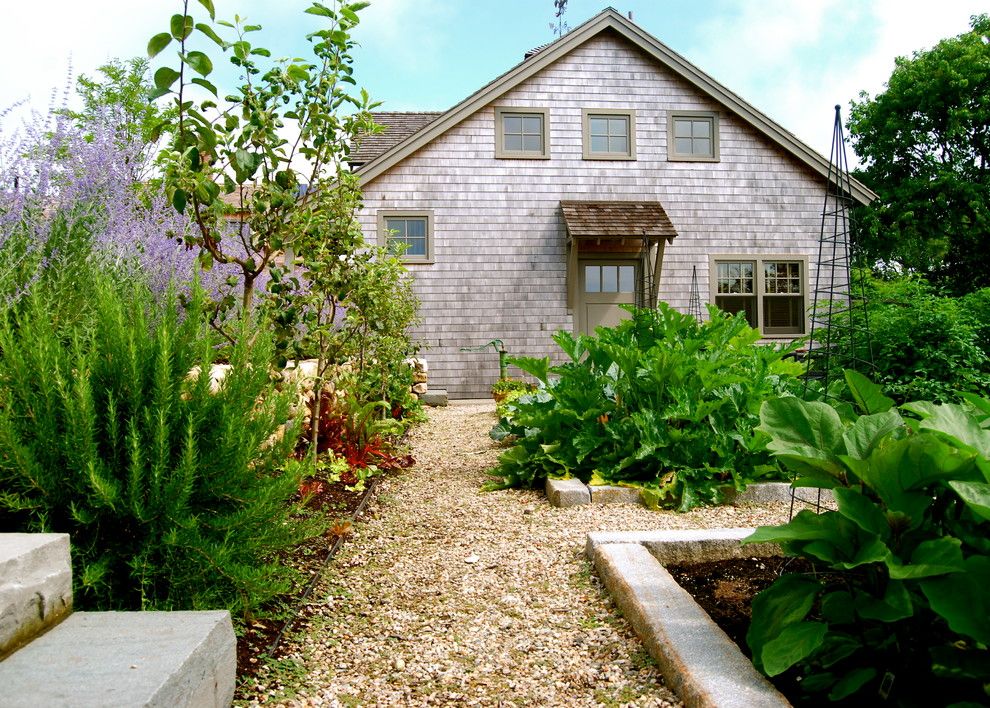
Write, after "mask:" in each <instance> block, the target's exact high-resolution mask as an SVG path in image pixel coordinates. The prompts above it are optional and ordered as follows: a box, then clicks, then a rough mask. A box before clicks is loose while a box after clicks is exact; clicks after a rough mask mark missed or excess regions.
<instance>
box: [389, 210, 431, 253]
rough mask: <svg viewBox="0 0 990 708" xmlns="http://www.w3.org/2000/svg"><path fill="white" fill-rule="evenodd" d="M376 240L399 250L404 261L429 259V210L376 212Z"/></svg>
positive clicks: (394, 251) (393, 251)
mask: <svg viewBox="0 0 990 708" xmlns="http://www.w3.org/2000/svg"><path fill="white" fill-rule="evenodd" d="M378 243H379V244H380V245H382V246H386V247H387V248H388V249H389V251H391V252H392V253H396V254H401V257H402V260H403V261H404V262H406V263H432V262H433V212H430V211H394V212H391V211H390V212H380V213H379V215H378Z"/></svg>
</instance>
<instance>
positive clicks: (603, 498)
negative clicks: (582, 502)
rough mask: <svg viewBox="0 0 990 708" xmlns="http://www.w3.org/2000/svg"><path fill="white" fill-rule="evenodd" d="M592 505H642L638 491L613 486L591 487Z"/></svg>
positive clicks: (631, 488)
mask: <svg viewBox="0 0 990 708" xmlns="http://www.w3.org/2000/svg"><path fill="white" fill-rule="evenodd" d="M588 489H590V490H591V503H592V504H642V503H643V499H642V496H641V495H640V492H639V490H638V489H634V488H633V487H620V486H613V485H601V486H597V485H596V486H589V487H588Z"/></svg>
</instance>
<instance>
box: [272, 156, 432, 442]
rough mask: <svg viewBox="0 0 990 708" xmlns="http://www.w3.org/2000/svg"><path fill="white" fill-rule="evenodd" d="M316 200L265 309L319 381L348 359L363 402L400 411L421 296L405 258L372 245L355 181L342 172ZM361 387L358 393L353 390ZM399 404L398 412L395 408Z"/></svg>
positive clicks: (289, 349) (288, 350)
mask: <svg viewBox="0 0 990 708" xmlns="http://www.w3.org/2000/svg"><path fill="white" fill-rule="evenodd" d="M312 200H313V203H314V205H315V208H314V209H313V211H312V212H311V213H310V214H309V217H308V218H307V219H306V220H305V221H304V222H303V221H300V223H301V224H302V228H300V230H299V233H298V234H297V236H296V239H295V241H294V247H295V248H296V249H297V253H298V257H297V259H296V260H297V264H298V266H299V267H297V268H294V269H293V270H291V271H289V272H288V273H285V274H283V273H281V272H279V271H274V272H273V274H272V276H273V282H272V283H271V284H269V286H268V290H269V293H270V297H269V298H268V299H267V302H266V309H269V310H270V311H271V313H272V319H273V321H274V322H275V323H276V324H277V326H278V327H279V334H280V340H281V341H282V342H283V343H284V345H285V351H284V353H283V356H291V357H293V358H296V359H304V358H314V359H316V360H317V379H318V381H320V382H322V381H324V377H326V376H327V375H328V372H330V371H331V370H332V369H333V368H335V367H340V366H341V365H343V364H345V363H346V364H349V366H350V369H351V371H352V373H353V374H354V375H355V377H354V380H353V381H351V382H349V383H348V386H349V387H351V388H352V391H351V393H352V394H354V395H355V396H356V398H357V399H358V400H359V401H367V402H370V401H383V400H386V401H388V402H390V403H391V404H393V405H392V406H390V410H391V411H394V412H395V413H396V414H397V415H401V413H402V412H403V410H404V409H405V408H407V407H414V406H415V405H416V404H415V402H414V401H413V400H412V399H411V395H410V390H409V388H410V385H411V383H412V382H411V380H410V378H409V376H410V372H409V371H408V367H407V366H404V365H403V364H402V361H403V359H405V358H406V357H408V356H411V355H412V354H413V353H414V346H413V343H412V341H411V339H410V337H409V334H408V333H407V330H408V328H409V327H410V326H411V325H413V324H414V323H415V322H416V312H417V307H418V301H417V299H416V297H415V295H414V294H413V291H412V282H411V279H410V278H409V277H408V273H407V272H406V269H405V267H404V266H403V265H402V262H401V261H400V259H399V258H397V257H396V256H395V255H394V254H391V253H389V252H388V251H387V250H386V249H385V248H378V247H374V248H372V247H368V246H367V245H366V244H365V243H364V238H363V236H362V234H361V228H360V225H359V224H358V222H357V220H356V211H357V208H358V206H359V204H360V191H359V189H358V184H357V178H356V176H355V175H353V174H352V173H349V172H347V171H345V170H343V169H341V170H340V171H339V173H338V180H337V182H336V184H335V185H334V187H333V189H322V190H319V191H318V192H316V193H315V194H313V195H312ZM353 389H357V390H353ZM315 390H316V392H317V393H316V400H315V401H314V415H313V421H314V422H313V428H312V430H311V431H310V432H311V439H312V440H314V441H315V440H317V439H318V437H319V434H320V433H319V425H320V419H321V416H320V410H321V409H322V407H323V403H324V402H323V386H322V385H319V384H318V385H317V386H316V387H315ZM395 406H398V407H399V410H395Z"/></svg>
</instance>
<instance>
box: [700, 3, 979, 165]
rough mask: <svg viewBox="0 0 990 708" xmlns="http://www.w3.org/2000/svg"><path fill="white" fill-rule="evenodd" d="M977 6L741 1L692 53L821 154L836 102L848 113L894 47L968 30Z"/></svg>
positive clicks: (886, 67)
mask: <svg viewBox="0 0 990 708" xmlns="http://www.w3.org/2000/svg"><path fill="white" fill-rule="evenodd" d="M981 11H985V7H984V6H983V5H982V3H981V2H980V1H978V0H941V2H938V3H931V2H928V1H927V0H926V1H922V0H873V2H871V3H869V4H867V3H860V2H855V1H853V0H814V1H811V2H786V1H783V0H773V1H772V2H769V3H766V2H765V3H759V4H757V3H750V2H746V3H744V4H741V5H740V7H739V10H738V11H737V12H734V13H732V14H731V15H727V16H721V17H718V18H716V19H714V20H713V21H712V22H711V23H709V26H707V27H705V28H704V33H703V35H702V36H704V37H706V38H707V39H706V40H705V44H704V45H703V46H699V47H696V48H695V50H693V51H692V54H694V55H695V56H694V57H692V58H693V59H696V60H697V63H698V64H699V65H701V66H702V67H703V68H706V69H708V70H710V71H711V73H712V74H713V76H714V77H715V78H716V79H718V80H719V81H721V82H723V83H725V84H726V85H727V86H728V87H730V88H732V89H733V90H736V91H738V92H739V93H740V95H741V96H742V97H743V98H745V99H746V100H748V101H750V102H751V103H753V104H754V105H755V106H756V107H757V108H759V109H761V110H764V111H765V112H766V113H767V114H768V115H770V117H771V118H773V119H775V120H777V121H778V122H779V123H780V124H781V125H782V126H784V127H785V128H787V129H788V130H790V131H792V132H793V133H795V134H796V135H797V136H798V137H799V138H801V139H802V140H804V141H805V142H807V143H809V144H810V145H811V146H812V147H814V148H816V149H817V150H818V151H819V152H821V153H823V154H825V155H827V154H828V152H829V150H830V147H831V137H832V130H831V127H832V118H833V115H834V106H835V104H839V105H840V106H841V107H842V114H843V119H845V117H846V115H847V113H848V108H849V101H850V100H851V99H855V98H857V97H858V95H859V92H860V91H864V90H865V91H867V92H869V93H870V94H876V93H877V92H879V91H882V90H883V84H884V82H885V81H886V80H887V78H889V76H890V73H891V71H892V70H893V68H894V59H895V57H897V56H907V55H910V54H911V53H912V52H913V51H915V50H918V49H922V48H926V47H931V46H933V45H934V44H936V43H937V42H938V41H939V40H941V39H944V38H946V37H950V36H953V35H957V34H959V33H961V32H964V31H966V30H967V29H968V26H969V23H968V20H969V16H970V15H973V14H977V13H979V12H981ZM849 157H850V159H855V156H854V155H852V154H850V155H849Z"/></svg>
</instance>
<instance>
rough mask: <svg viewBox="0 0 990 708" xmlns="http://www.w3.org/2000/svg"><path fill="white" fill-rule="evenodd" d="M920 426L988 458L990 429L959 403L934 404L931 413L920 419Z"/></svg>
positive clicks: (989, 454)
mask: <svg viewBox="0 0 990 708" xmlns="http://www.w3.org/2000/svg"><path fill="white" fill-rule="evenodd" d="M920 427H921V429H922V430H931V431H934V432H936V433H940V434H941V435H943V436H947V437H949V438H951V439H952V440H953V441H956V442H958V443H960V444H961V445H962V446H963V447H965V448H968V449H970V450H974V451H975V452H976V453H977V454H979V455H980V456H981V457H983V458H984V459H990V430H987V429H986V428H984V427H983V426H982V425H980V422H979V421H978V420H977V419H976V417H975V416H973V414H972V413H970V412H969V411H967V410H966V409H965V408H963V407H962V406H960V405H956V404H952V403H946V404H943V405H940V406H935V409H934V411H933V412H932V414H931V415H930V416H928V417H926V418H925V419H924V420H922V421H921V426H920Z"/></svg>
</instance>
